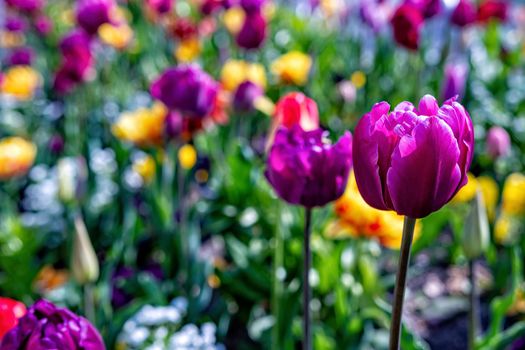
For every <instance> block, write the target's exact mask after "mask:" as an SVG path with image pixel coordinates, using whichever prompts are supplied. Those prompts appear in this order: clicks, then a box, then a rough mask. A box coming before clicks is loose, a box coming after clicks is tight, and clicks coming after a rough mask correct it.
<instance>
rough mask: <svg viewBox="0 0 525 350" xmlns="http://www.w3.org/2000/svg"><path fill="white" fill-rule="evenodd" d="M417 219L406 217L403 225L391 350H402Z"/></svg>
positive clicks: (391, 330) (393, 311)
mask: <svg viewBox="0 0 525 350" xmlns="http://www.w3.org/2000/svg"><path fill="white" fill-rule="evenodd" d="M415 226H416V219H413V218H410V217H408V216H405V222H404V225H403V238H402V240H401V251H400V252H399V253H400V256H399V266H398V269H397V277H396V286H395V289H394V302H393V305H392V325H391V327H390V346H389V349H390V350H399V349H400V337H401V326H402V324H401V318H402V315H403V301H404V298H405V286H406V278H407V271H408V264H409V261H410V248H411V247H412V238H413V237H414V228H415Z"/></svg>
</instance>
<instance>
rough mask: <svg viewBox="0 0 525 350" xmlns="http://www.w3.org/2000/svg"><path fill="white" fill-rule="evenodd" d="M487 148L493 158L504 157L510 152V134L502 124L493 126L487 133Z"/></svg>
mask: <svg viewBox="0 0 525 350" xmlns="http://www.w3.org/2000/svg"><path fill="white" fill-rule="evenodd" d="M486 149H487V153H488V155H489V156H490V157H491V158H492V159H497V158H499V157H504V156H506V155H508V154H509V152H510V136H509V134H508V132H507V131H506V130H505V129H503V128H502V127H500V126H493V127H492V128H490V130H489V132H488V134H487V144H486Z"/></svg>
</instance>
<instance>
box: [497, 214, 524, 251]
mask: <svg viewBox="0 0 525 350" xmlns="http://www.w3.org/2000/svg"><path fill="white" fill-rule="evenodd" d="M522 228H523V222H522V220H520V218H519V217H516V216H513V215H508V214H506V213H502V214H501V215H500V216H499V217H498V219H497V220H496V225H495V227H494V240H495V241H496V242H497V243H499V244H512V243H514V242H515V241H516V239H517V238H518V236H519V235H520V232H521V230H522Z"/></svg>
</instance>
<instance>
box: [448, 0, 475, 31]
mask: <svg viewBox="0 0 525 350" xmlns="http://www.w3.org/2000/svg"><path fill="white" fill-rule="evenodd" d="M450 21H451V22H452V23H454V24H455V25H457V26H459V27H465V26H467V25H469V24H471V23H474V22H475V21H476V7H475V5H474V3H473V2H472V0H459V3H458V4H457V6H456V8H455V9H454V11H452V16H451V17H450Z"/></svg>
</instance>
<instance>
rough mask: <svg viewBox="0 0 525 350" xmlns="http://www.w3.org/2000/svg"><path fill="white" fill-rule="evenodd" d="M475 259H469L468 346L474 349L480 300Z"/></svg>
mask: <svg viewBox="0 0 525 350" xmlns="http://www.w3.org/2000/svg"><path fill="white" fill-rule="evenodd" d="M474 272H475V267H474V260H472V259H469V261H468V278H469V282H470V292H469V311H468V348H469V350H474V348H475V346H476V336H477V334H478V329H479V327H478V325H479V323H478V300H477V291H476V276H475V274H474Z"/></svg>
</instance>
